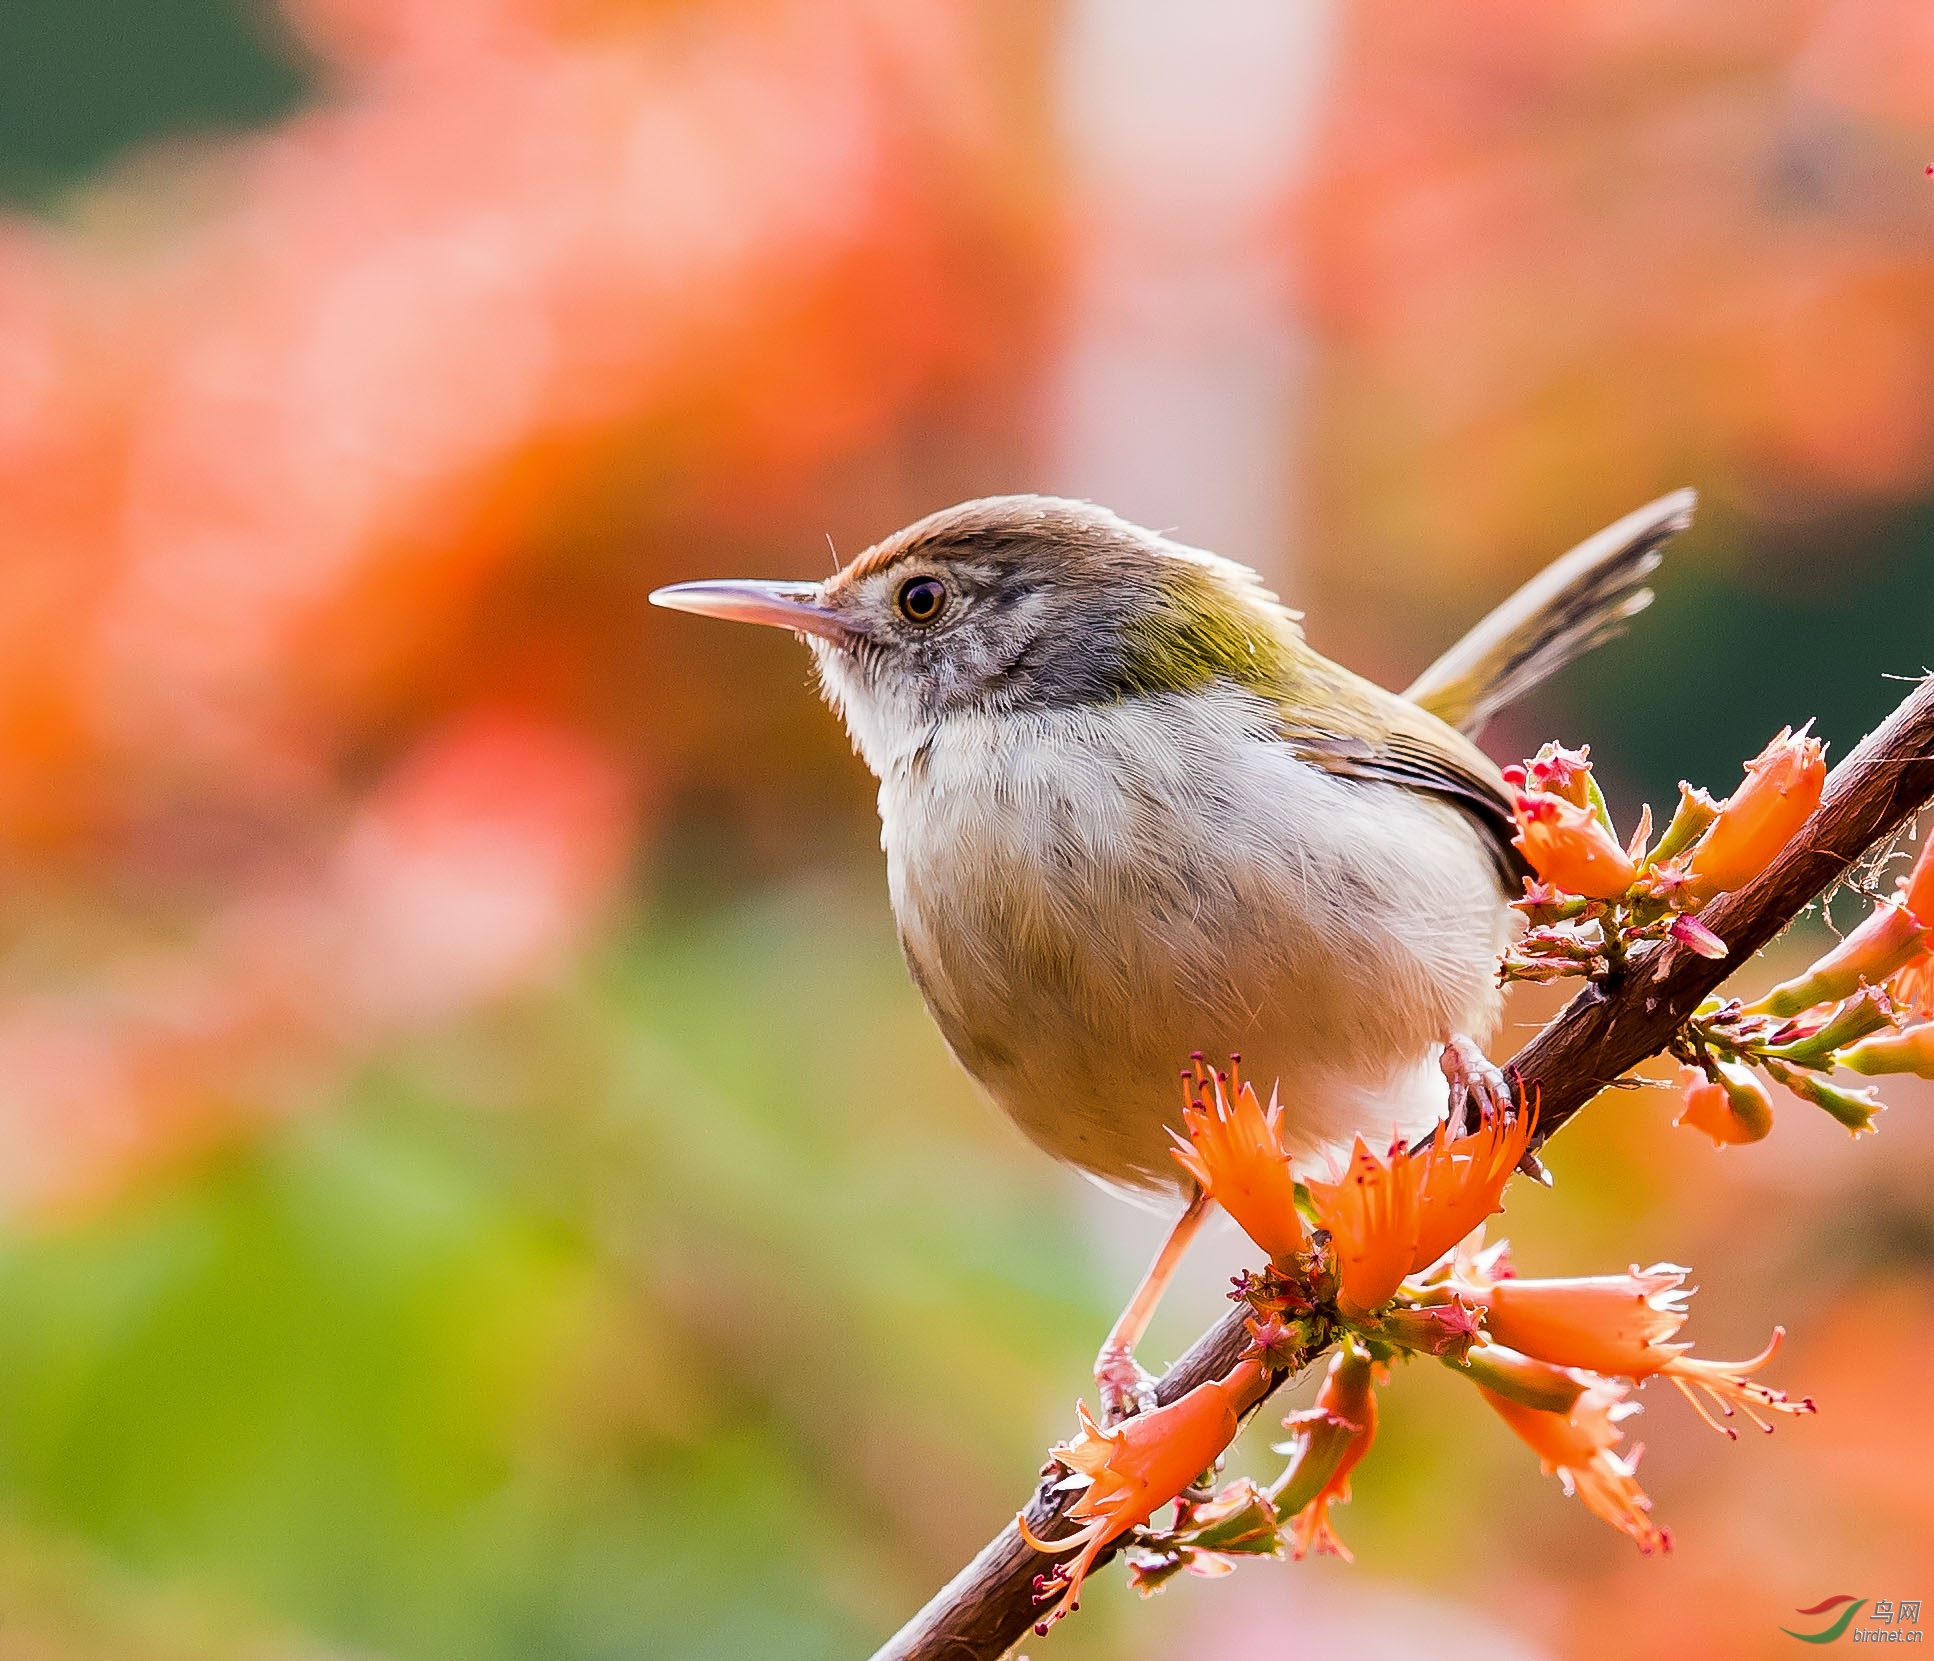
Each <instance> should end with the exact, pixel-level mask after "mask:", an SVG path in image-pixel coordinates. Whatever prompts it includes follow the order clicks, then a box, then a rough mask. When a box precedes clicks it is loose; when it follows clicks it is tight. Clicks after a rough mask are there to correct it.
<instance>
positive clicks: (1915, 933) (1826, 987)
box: [1748, 884, 1934, 1015]
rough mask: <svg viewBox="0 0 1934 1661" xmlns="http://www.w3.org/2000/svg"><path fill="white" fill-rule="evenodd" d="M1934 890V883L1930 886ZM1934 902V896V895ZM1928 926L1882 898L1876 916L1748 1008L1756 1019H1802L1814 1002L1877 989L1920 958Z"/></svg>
mask: <svg viewBox="0 0 1934 1661" xmlns="http://www.w3.org/2000/svg"><path fill="white" fill-rule="evenodd" d="M1929 887H1930V889H1934V884H1930V885H1929ZM1929 899H1930V902H1934V893H1930V896H1929ZM1926 942H1927V925H1926V924H1925V923H1923V922H1922V921H1921V920H1920V916H1919V914H1918V913H1917V912H1915V911H1913V910H1912V909H1910V908H1909V907H1907V906H1905V905H1897V904H1895V903H1894V902H1893V901H1892V900H1882V901H1881V902H1880V903H1879V904H1878V905H1876V906H1875V907H1874V910H1873V915H1872V916H1871V917H1869V918H1868V919H1867V920H1866V921H1865V922H1864V923H1862V924H1861V925H1860V926H1859V927H1858V928H1857V929H1855V930H1854V931H1853V933H1851V934H1850V935H1848V936H1847V937H1846V939H1844V940H1842V941H1841V942H1840V944H1839V945H1837V946H1835V947H1834V948H1833V950H1832V951H1830V952H1828V953H1827V954H1826V956H1824V957H1822V958H1820V959H1819V960H1818V961H1817V962H1816V963H1814V964H1813V966H1812V967H1811V968H1810V969H1808V970H1807V972H1806V973H1805V974H1803V975H1800V976H1798V977H1796V978H1795V979H1793V980H1789V981H1784V982H1782V983H1781V984H1780V985H1778V986H1776V987H1774V988H1773V990H1772V991H1770V992H1768V993H1767V994H1766V996H1765V997H1763V998H1761V999H1760V1000H1759V1002H1758V1003H1756V1004H1754V1005H1752V1007H1751V1008H1750V1009H1749V1010H1748V1013H1749V1014H1753V1015H1798V1014H1799V1013H1800V1012H1801V1011H1802V1010H1805V1009H1811V1008H1812V1007H1813V1006H1814V1005H1815V1004H1829V1003H1838V1002H1839V1001H1840V1000H1841V999H1842V998H1850V997H1852V996H1853V995H1854V993H1856V992H1858V991H1859V990H1860V988H1861V987H1862V986H1878V985H1879V984H1880V983H1881V982H1882V981H1884V980H1885V979H1886V978H1887V977H1888V976H1889V975H1891V974H1892V973H1893V972H1894V971H1895V970H1896V969H1898V968H1900V967H1901V966H1902V965H1903V964H1905V963H1907V962H1908V961H1909V960H1910V959H1912V958H1914V957H1915V956H1917V955H1918V954H1919V952H1920V951H1921V948H1922V947H1923V946H1924V945H1925V944H1926Z"/></svg>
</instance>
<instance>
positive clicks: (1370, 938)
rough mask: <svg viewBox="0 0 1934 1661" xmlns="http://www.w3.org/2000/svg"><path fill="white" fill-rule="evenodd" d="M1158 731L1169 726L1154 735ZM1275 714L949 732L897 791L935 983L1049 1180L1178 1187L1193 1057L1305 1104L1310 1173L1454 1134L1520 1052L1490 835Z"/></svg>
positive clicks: (1225, 700)
mask: <svg viewBox="0 0 1934 1661" xmlns="http://www.w3.org/2000/svg"><path fill="white" fill-rule="evenodd" d="M1151 715H1152V716H1153V717H1154V719H1150V717H1151ZM1271 732H1272V721H1271V715H1270V711H1269V709H1268V706H1267V705H1266V704H1263V703H1262V702H1261V701H1259V700H1257V699H1254V698H1253V697H1251V696H1249V695H1247V694H1244V693H1241V692H1238V691H1236V690H1234V689H1231V690H1230V691H1229V692H1228V693H1227V694H1226V695H1214V696H1209V697H1204V696H1201V695H1196V696H1193V697H1187V698H1173V699H1144V700H1141V701H1140V703H1139V704H1138V706H1137V707H1136V711H1135V717H1134V718H1133V719H1132V720H1131V719H1128V718H1126V717H1125V713H1124V709H1123V707H1122V706H1111V707H1101V708H1095V707H1086V708H1081V709H1074V710H1051V711H1044V712H1041V713H1040V714H1038V715H1029V716H1025V717H1015V716H1011V715H1010V716H1006V717H1004V718H1002V719H1000V720H999V721H989V720H984V719H979V718H973V717H968V718H962V719H959V720H956V721H953V722H949V723H946V724H943V725H942V726H941V727H940V728H938V729H936V730H935V732H934V733H933V734H932V735H931V737H930V738H929V740H928V742H927V743H926V745H925V746H924V747H923V748H922V750H921V751H920V752H919V753H918V754H917V755H914V756H911V757H909V758H908V759H907V761H906V762H905V763H903V764H902V765H900V766H897V767H895V768H893V769H892V770H891V771H890V772H889V773H888V775H887V777H886V778H885V779H884V780H883V781H882V784H881V791H880V810H881V819H882V824H883V827H884V842H885V846H886V850H887V857H888V873H889V880H890V883H891V888H892V898H893V906H894V912H895V915H896V917H897V919H898V922H899V926H900V936H901V941H902V945H903V947H904V949H905V952H906V957H907V962H908V965H909V967H910V968H911V970H912V973H913V975H914V978H915V980H916V981H917V982H918V984H919V986H920V990H921V992H922V994H923V995H924V996H925V998H926V1000H927V1004H928V1007H929V1008H930V1009H931V1011H932V1012H933V1015H934V1018H935V1020H936V1021H937V1022H938V1024H939V1026H940V1028H941V1031H942V1032H943V1033H944V1035H945V1036H946V1039H947V1042H948V1044H949V1045H950V1046H951V1047H952V1049H953V1052H954V1054H955V1055H956V1056H957V1057H958V1058H959V1060H960V1062H961V1064H962V1065H963V1066H964V1067H965V1068H966V1069H967V1071H968V1072H969V1073H971V1074H972V1075H973V1076H974V1077H975V1078H976V1079H977V1080H978V1081H979V1082H980V1083H981V1084H982V1085H983V1086H984V1087H985V1088H986V1090H987V1091H988V1093H989V1094H990V1095H991V1096H992V1097H993V1099H994V1100H995V1101H996V1102H997V1103H998V1104H999V1105H1000V1107H1001V1108H1002V1109H1003V1110H1004V1111H1005V1112H1006V1113H1007V1114H1008V1115H1009V1116H1010V1117H1011V1118H1012V1119H1013V1120H1014V1122H1015V1123H1016V1124H1017V1125H1018V1126H1019V1127H1020V1128H1021V1129H1022V1130H1023V1131H1024V1132H1025V1133H1026V1134H1027V1135H1028V1136H1029V1137H1031V1138H1032V1139H1033V1140H1034V1141H1035V1142H1037V1143H1038V1144H1039V1145H1040V1146H1041V1147H1043V1148H1045V1149H1046V1150H1047V1151H1048V1152H1050V1153H1052V1154H1054V1155H1055V1156H1056V1157H1058V1158H1060V1159H1064V1160H1067V1161H1068V1162H1070V1163H1071V1164H1074V1165H1076V1166H1079V1167H1080V1168H1082V1169H1083V1170H1086V1171H1088V1172H1090V1173H1092V1174H1094V1175H1095V1176H1097V1177H1100V1178H1102V1179H1104V1180H1106V1181H1109V1182H1113V1183H1120V1184H1124V1185H1129V1186H1133V1187H1139V1188H1155V1187H1170V1186H1174V1185H1175V1184H1176V1183H1177V1181H1178V1180H1179V1172H1178V1171H1177V1168H1176V1167H1175V1165H1174V1163H1173V1162H1172V1161H1171V1160H1170V1159H1169V1157H1168V1151H1167V1150H1168V1146H1169V1142H1168V1136H1167V1127H1169V1126H1172V1125H1179V1123H1180V1115H1179V1107H1180V1100H1181V1097H1180V1090H1179V1086H1178V1084H1177V1074H1178V1072H1179V1071H1180V1069H1181V1068H1182V1067H1183V1066H1184V1065H1185V1064H1186V1062H1187V1059H1188V1057H1189V1055H1190V1053H1191V1052H1192V1051H1196V1050H1200V1051H1203V1052H1204V1053H1205V1054H1207V1055H1209V1056H1210V1057H1211V1058H1223V1057H1226V1056H1228V1055H1229V1054H1231V1053H1240V1054H1241V1055H1242V1056H1243V1061H1244V1068H1245V1071H1246V1072H1247V1073H1248V1075H1249V1076H1250V1077H1251V1078H1253V1079H1255V1080H1256V1082H1257V1083H1258V1085H1259V1087H1260V1088H1262V1089H1263V1090H1265V1091H1267V1089H1268V1088H1269V1086H1270V1085H1271V1084H1272V1083H1274V1082H1279V1083H1280V1089H1281V1093H1282V1098H1283V1101H1284V1103H1285V1105H1286V1112H1285V1116H1284V1124H1285V1131H1286V1134H1287V1137H1288V1140H1289V1142H1290V1145H1291V1148H1292V1151H1293V1152H1295V1153H1296V1154H1297V1155H1298V1157H1299V1161H1300V1163H1302V1164H1303V1165H1304V1166H1305V1167H1315V1166H1320V1165H1322V1164H1324V1163H1325V1162H1326V1160H1327V1159H1328V1157H1329V1156H1330V1155H1331V1154H1332V1153H1333V1152H1334V1151H1335V1150H1336V1149H1338V1148H1340V1147H1346V1146H1347V1145H1348V1141H1349V1138H1350V1137H1351V1136H1352V1135H1354V1134H1357V1133H1361V1134H1363V1135H1364V1136H1365V1137H1367V1138H1369V1139H1371V1140H1372V1141H1374V1142H1383V1141H1387V1140H1388V1139H1389V1138H1390V1137H1391V1136H1392V1135H1404V1136H1410V1135H1414V1134H1416V1133H1417V1132H1419V1131H1420V1130H1422V1129H1424V1128H1426V1127H1428V1125H1429V1124H1430V1123H1431V1122H1432V1121H1433V1120H1434V1119H1435V1118H1436V1117H1437V1116H1438V1115H1439V1114H1440V1113H1441V1111H1442V1109H1443V1105H1444V1100H1445V1089H1444V1084H1443V1081H1442V1078H1441V1076H1440V1075H1439V1074H1438V1072H1437V1069H1436V1066H1435V1057H1436V1052H1437V1048H1438V1046H1439V1044H1440V1043H1441V1041H1442V1039H1443V1037H1444V1036H1445V1034H1446V1033H1447V1032H1451V1031H1458V1032H1464V1033H1469V1034H1472V1035H1473V1036H1477V1037H1480V1038H1482V1037H1485V1036H1487V1035H1488V1034H1489V1033H1490V1032H1491V1030H1492V1029H1493V1028H1494V1027H1495V1025H1496V1020H1497V1013H1498V993H1497V989H1496V985H1495V978H1494V965H1495V959H1496V953H1497V951H1498V949H1499V948H1500V946H1501V945H1502V944H1503V942H1504V941H1505V939H1506V938H1507V937H1508V933H1509V928H1510V917H1511V914H1510V912H1509V910H1508V909H1507V908H1506V906H1505V905H1504V903H1503V896H1502V894H1501V892H1500V890H1499V886H1498V881H1497V878H1496V875H1495V874H1494V868H1493V864H1492V860H1491V858H1490V855H1489V853H1488V852H1487V850H1486V847H1485V844H1484V842H1483V840H1482V837H1481V835H1480V833H1479V832H1478V831H1477V830H1476V829H1475V827H1473V826H1472V825H1470V824H1469V822H1468V821H1467V820H1466V819H1465V818H1464V816H1463V815H1462V814H1461V813H1459V812H1458V811H1457V810H1456V809H1455V808H1453V807H1451V806H1450V805H1448V804H1447V803H1445V802H1443V801H1441V800H1440V799H1438V798H1435V797H1433V796H1429V795H1426V794H1423V793H1421V792H1416V791H1411V790H1406V789H1403V788H1401V787H1399V786H1394V785H1389V784H1381V783H1368V782H1364V781H1360V780H1353V779H1346V778H1339V777H1336V776H1334V775H1331V774H1329V773H1325V772H1323V771H1321V770H1320V769H1318V768H1315V767H1313V766H1310V765H1308V764H1307V763H1304V762H1302V761H1299V760H1298V759H1297V758H1296V757H1295V756H1294V755H1293V754H1292V753H1291V751H1290V750H1289V748H1288V747H1287V746H1286V745H1284V744H1282V743H1280V742H1278V741H1276V740H1275V739H1274V738H1273V736H1271Z"/></svg>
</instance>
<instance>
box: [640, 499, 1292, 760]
mask: <svg viewBox="0 0 1934 1661" xmlns="http://www.w3.org/2000/svg"><path fill="white" fill-rule="evenodd" d="M651 598H652V600H653V602H654V603H655V604H658V605H661V606H669V607H671V608H673V609H674V610H678V611H694V612H699V613H702V614H703V615H705V616H708V617H726V618H732V619H735V620H738V621H742V622H750V623H769V624H774V625H777V626H778V627H780V628H786V629H791V630H792V631H793V632H794V633H795V634H797V635H799V636H800V637H801V638H802V639H803V640H805V641H806V642H807V644H808V645H809V646H811V648H812V650H813V655H814V656H815V658H816V659H817V660H818V663H819V672H820V680H821V685H822V686H823V688H824V690H825V693H826V697H827V700H828V701H829V702H830V703H831V704H832V705H833V706H834V707H835V708H836V709H838V710H839V711H840V712H841V714H842V715H843V717H844V719H845V721H846V725H847V728H848V730H849V731H850V732H851V733H852V735H853V740H854V743H855V744H856V745H857V746H858V748H859V750H860V753H861V754H862V755H863V756H864V757H865V758H866V760H867V762H868V764H869V765H871V766H872V768H873V770H874V771H875V772H883V771H884V770H885V768H886V767H887V766H888V765H889V764H890V763H891V761H892V760H893V759H894V758H895V757H896V756H899V755H904V754H905V753H907V752H908V751H909V750H911V749H912V748H914V747H915V746H916V745H918V744H919V743H920V742H921V741H922V739H923V738H924V736H925V735H926V733H927V732H929V731H930V730H931V729H932V728H933V727H934V725H935V724H936V723H938V722H940V721H943V720H946V719H947V718H949V717H951V716H959V715H966V714H984V715H990V716H1000V715H1014V714H1025V713H1028V712H1032V711H1040V710H1047V709H1054V708H1065V707H1067V706H1070V705H1076V704H1097V703H1115V702H1119V701H1121V700H1124V699H1128V698H1134V697H1139V696H1146V695H1150V694H1157V693H1188V692H1194V691H1200V690H1204V689H1206V688H1208V687H1209V686H1211V685H1213V684H1214V683H1216V682H1218V681H1226V682H1233V683H1236V684H1238V685H1247V686H1257V687H1262V686H1274V685H1278V684H1280V682H1281V679H1282V675H1283V672H1284V669H1285V667H1286V663H1285V660H1286V658H1287V657H1288V656H1289V655H1291V654H1292V653H1294V652H1295V651H1296V650H1297V647H1298V644H1299V641H1300V636H1299V633H1298V630H1297V627H1296V622H1295V617H1294V614H1293V613H1290V612H1287V611H1285V610H1283V608H1282V607H1280V606H1279V605H1277V604H1276V602H1275V599H1274V597H1273V596H1272V595H1270V594H1269V593H1267V592H1266V591H1265V590H1264V589H1263V588H1262V586H1261V584H1260V582H1259V581H1258V579H1257V577H1256V575H1255V573H1254V572H1252V571H1250V570H1248V569H1246V568H1245V567H1243V566H1240V565H1236V564H1234V563H1232V562H1231V561H1229V560H1225V559H1221V558H1219V557H1217V556H1216V555H1214V554H1208V553H1203V552H1201V551H1200V550H1197V549H1193V548H1185V547H1183V546H1181V545H1180V544H1178V543H1174V542H1170V541H1168V540H1167V539H1166V538H1164V537H1160V536H1157V535H1156V534H1155V533H1154V532H1153V531H1147V530H1143V529H1142V528H1141V527H1139V526H1137V525H1131V524H1129V523H1128V522H1127V521H1126V520H1123V519H1119V518H1117V517H1116V516H1115V515H1114V514H1112V513H1109V512H1108V511H1107V510H1106V509H1103V508H1098V507H1094V506H1092V505H1090V504H1089V503H1086V502H1073V501H1066V500H1063V499H1061V498H1059V497H1053V496H991V497H986V498H983V499H981V500H979V501H973V502H965V503H962V504H961V505H960V506H958V507H952V508H947V509H944V510H943V511H941V512H939V513H935V514H930V515H929V516H928V517H927V518H925V519H922V520H920V521H919V522H918V523H916V524H913V525H909V526H908V527H907V528H906V529H905V530H903V531H900V532H898V533H897V534H896V535H894V536H890V537H888V538H887V539H886V540H885V541H883V542H880V543H878V544H876V545H875V546H874V547H871V548H869V549H867V551H866V552H865V553H863V554H861V555H860V556H859V557H858V558H856V559H854V560H853V561H852V562H851V563H849V564H848V565H846V566H845V567H844V568H843V569H842V570H840V571H839V572H837V573H836V574H835V575H833V576H831V577H829V578H827V580H826V581H824V582H821V583H797V582H793V583H781V582H756V581H737V582H697V583H679V584H677V585H675V586H674V587H671V588H661V589H659V590H658V591H657V592H656V593H655V594H653V595H652V597H651Z"/></svg>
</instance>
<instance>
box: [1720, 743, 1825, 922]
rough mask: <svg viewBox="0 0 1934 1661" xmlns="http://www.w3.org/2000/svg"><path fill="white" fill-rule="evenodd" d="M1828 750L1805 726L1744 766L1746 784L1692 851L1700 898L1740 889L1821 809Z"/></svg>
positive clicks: (1732, 798)
mask: <svg viewBox="0 0 1934 1661" xmlns="http://www.w3.org/2000/svg"><path fill="white" fill-rule="evenodd" d="M1826 778H1827V764H1826V746H1825V745H1824V744H1822V743H1821V742H1820V740H1819V739H1817V738H1813V737H1810V736H1809V735H1808V734H1807V732H1806V730H1805V728H1802V729H1801V730H1800V731H1799V732H1797V733H1796V732H1794V731H1793V730H1792V729H1791V728H1782V729H1781V730H1780V734H1779V736H1778V737H1777V738H1775V739H1774V740H1773V741H1772V743H1770V744H1768V745H1767V746H1766V748H1765V749H1764V750H1762V751H1761V752H1760V753H1759V754H1758V755H1757V756H1755V757H1754V758H1753V759H1752V760H1751V761H1749V762H1747V763H1746V780H1745V782H1744V783H1743V784H1741V785H1740V787H1739V788H1738V789H1737V790H1735V791H1734V792H1733V793H1732V795H1731V796H1730V797H1728V798H1727V800H1726V804H1725V806H1724V807H1722V808H1721V809H1720V810H1719V817H1718V818H1716V819H1715V820H1713V822H1712V825H1711V827H1710V828H1709V829H1708V830H1707V832H1706V834H1705V836H1704V837H1703V838H1702V839H1701V840H1700V842H1699V845H1698V846H1697V847H1696V848H1694V849H1693V850H1692V857H1691V859H1690V860H1689V861H1688V869H1689V871H1690V873H1691V876H1692V887H1693V891H1694V892H1695V893H1696V894H1697V895H1698V896H1699V897H1700V898H1701V899H1710V898H1711V897H1712V896H1713V895H1715V894H1724V893H1727V892H1729V891H1731V890H1732V889H1735V888H1744V887H1745V886H1746V884H1747V883H1749V882H1751V881H1752V880H1753V878H1754V877H1756V876H1758V875H1759V874H1760V872H1761V871H1763V870H1765V869H1766V867H1767V866H1769V865H1771V864H1772V863H1773V861H1774V860H1775V859H1776V858H1778V857H1779V854H1780V852H1781V851H1782V850H1783V849H1784V848H1785V847H1786V845H1787V843H1789V842H1791V841H1792V840H1793V837H1794V835H1795V834H1796V833H1797V832H1798V830H1799V828H1800V827H1801V826H1802V825H1804V824H1805V823H1806V822H1807V820H1808V819H1809V818H1810V817H1812V814H1813V810H1814V809H1815V808H1816V807H1818V806H1819V805H1820V794H1821V792H1822V791H1823V790H1824V789H1825V787H1826Z"/></svg>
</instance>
